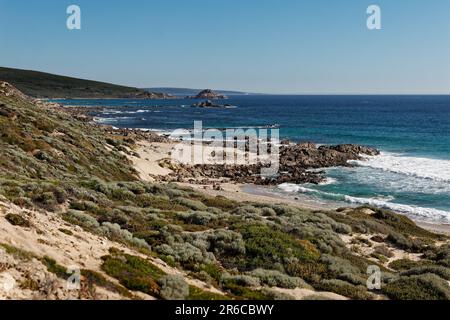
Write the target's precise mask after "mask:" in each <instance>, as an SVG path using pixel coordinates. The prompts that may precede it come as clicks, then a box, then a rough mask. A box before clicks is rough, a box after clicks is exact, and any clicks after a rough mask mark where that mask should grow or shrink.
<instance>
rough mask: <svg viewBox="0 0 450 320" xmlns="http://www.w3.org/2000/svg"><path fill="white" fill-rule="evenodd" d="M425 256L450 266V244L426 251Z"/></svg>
mask: <svg viewBox="0 0 450 320" xmlns="http://www.w3.org/2000/svg"><path fill="white" fill-rule="evenodd" d="M424 257H425V258H427V259H430V260H433V261H435V262H436V263H438V264H440V265H443V266H445V267H449V268H450V244H444V245H442V246H440V247H438V248H436V249H434V250H430V251H427V252H425V254H424Z"/></svg>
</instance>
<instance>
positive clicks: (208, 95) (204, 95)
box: [187, 89, 228, 100]
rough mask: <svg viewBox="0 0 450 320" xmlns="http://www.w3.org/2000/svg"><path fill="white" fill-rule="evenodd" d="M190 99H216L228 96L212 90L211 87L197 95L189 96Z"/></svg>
mask: <svg viewBox="0 0 450 320" xmlns="http://www.w3.org/2000/svg"><path fill="white" fill-rule="evenodd" d="M187 98H188V99H209V100H215V99H228V97H227V96H225V95H223V94H219V93H217V92H214V91H212V90H211V89H206V90H203V91H201V92H199V93H198V94H197V95H196V96H192V97H187Z"/></svg>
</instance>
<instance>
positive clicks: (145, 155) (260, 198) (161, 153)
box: [130, 140, 450, 235]
mask: <svg viewBox="0 0 450 320" xmlns="http://www.w3.org/2000/svg"><path fill="white" fill-rule="evenodd" d="M175 144H176V143H175V142H148V141H145V140H141V141H139V142H138V143H137V146H138V148H137V150H134V152H135V153H136V155H137V157H136V156H131V157H130V160H131V161H132V162H133V164H134V167H135V169H136V170H137V172H138V173H139V176H140V178H141V179H142V180H144V181H152V182H154V181H156V177H158V176H159V177H161V176H167V175H169V174H170V173H172V171H171V170H170V169H168V168H166V167H163V166H161V165H160V162H161V161H163V160H165V159H168V158H170V152H171V150H172V149H173V147H174V146H175ZM200 180H202V179H198V180H197V181H195V182H191V183H185V182H181V183H179V184H180V185H182V186H186V187H191V188H193V189H195V190H197V191H200V192H203V193H206V194H208V195H211V196H223V197H227V198H229V199H231V200H235V201H238V202H258V203H272V204H273V203H274V202H276V203H281V204H288V205H292V206H295V207H297V208H301V209H307V210H313V211H315V210H317V211H320V210H326V211H328V210H336V209H338V208H339V207H342V206H339V205H336V206H333V205H331V204H323V203H315V202H313V201H311V202H306V201H303V200H297V199H295V198H293V197H289V196H284V195H282V194H279V193H275V192H271V191H270V190H269V189H268V188H267V187H263V186H256V185H253V184H249V183H236V182H225V183H224V182H219V183H220V188H217V187H216V186H215V184H214V182H213V181H210V183H207V184H204V183H202V181H200ZM344 207H357V206H356V205H353V206H352V205H350V204H349V205H347V206H344ZM413 221H414V223H415V224H416V225H418V226H419V227H421V228H424V229H426V230H428V231H431V232H435V233H440V234H445V235H450V224H442V223H430V222H423V221H418V220H413Z"/></svg>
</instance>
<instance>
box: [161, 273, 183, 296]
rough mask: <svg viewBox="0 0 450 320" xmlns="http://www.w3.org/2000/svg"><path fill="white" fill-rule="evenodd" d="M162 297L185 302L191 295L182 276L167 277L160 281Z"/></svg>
mask: <svg viewBox="0 0 450 320" xmlns="http://www.w3.org/2000/svg"><path fill="white" fill-rule="evenodd" d="M158 284H159V285H160V286H161V291H160V295H161V297H162V298H163V299H166V300H185V299H186V297H187V296H188V295H189V285H188V284H187V283H186V281H185V280H184V278H183V277H182V276H180V275H167V276H164V277H162V278H160V279H159V280H158Z"/></svg>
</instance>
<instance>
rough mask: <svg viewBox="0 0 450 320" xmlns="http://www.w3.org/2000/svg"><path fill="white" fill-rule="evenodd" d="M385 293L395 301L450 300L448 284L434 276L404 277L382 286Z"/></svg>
mask: <svg viewBox="0 0 450 320" xmlns="http://www.w3.org/2000/svg"><path fill="white" fill-rule="evenodd" d="M382 290H383V292H384V293H385V294H386V295H387V296H388V297H389V298H391V299H394V300H449V299H450V287H449V285H448V282H446V281H445V280H443V279H441V278H440V277H438V276H436V275H434V274H421V275H418V276H409V277H405V276H402V277H400V278H399V279H398V280H395V281H392V282H390V283H388V284H386V285H384V286H382Z"/></svg>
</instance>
